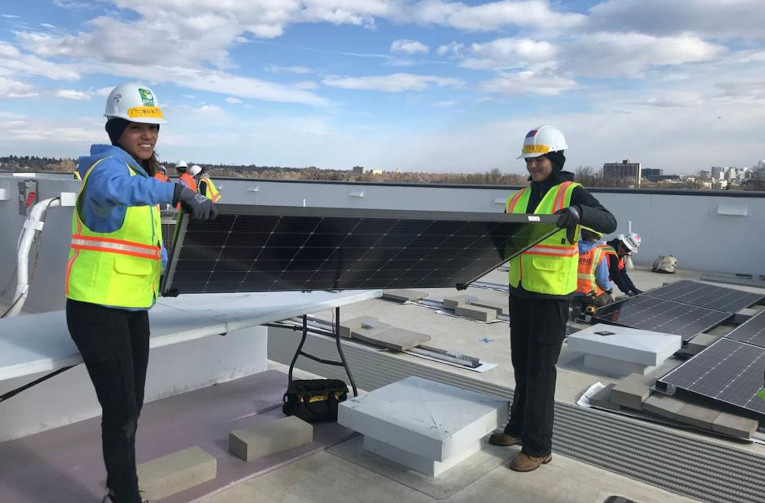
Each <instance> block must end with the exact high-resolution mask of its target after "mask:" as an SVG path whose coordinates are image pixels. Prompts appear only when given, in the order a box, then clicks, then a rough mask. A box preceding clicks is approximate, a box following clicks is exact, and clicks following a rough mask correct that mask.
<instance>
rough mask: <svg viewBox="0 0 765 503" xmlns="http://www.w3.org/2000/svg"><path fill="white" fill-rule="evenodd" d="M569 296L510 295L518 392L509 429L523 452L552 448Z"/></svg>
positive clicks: (546, 451)
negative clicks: (565, 298) (556, 379)
mask: <svg viewBox="0 0 765 503" xmlns="http://www.w3.org/2000/svg"><path fill="white" fill-rule="evenodd" d="M568 305H569V301H568V300H557V299H523V298H520V297H516V296H514V295H510V350H511V352H512V354H511V358H512V362H513V369H514V371H515V393H514V395H513V404H512V406H511V408H510V421H509V422H508V423H507V426H506V427H505V433H507V434H508V435H512V436H514V437H520V438H522V439H523V452H525V453H526V454H528V455H529V456H534V457H542V456H547V455H548V454H550V452H551V450H552V433H553V419H554V407H555V378H556V369H555V364H556V362H557V361H558V356H559V355H560V350H561V346H562V345H563V339H564V337H565V335H566V321H567V319H568Z"/></svg>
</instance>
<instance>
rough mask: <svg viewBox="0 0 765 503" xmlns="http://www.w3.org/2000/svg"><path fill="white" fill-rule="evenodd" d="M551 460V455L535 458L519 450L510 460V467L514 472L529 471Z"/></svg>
mask: <svg viewBox="0 0 765 503" xmlns="http://www.w3.org/2000/svg"><path fill="white" fill-rule="evenodd" d="M550 461H552V455H551V454H548V455H547V456H542V457H541V458H535V457H534V456H529V455H528V454H526V453H525V452H519V453H518V454H516V456H515V457H514V458H513V460H512V461H511V462H510V469H511V470H513V471H514V472H531V471H534V470H536V469H537V468H539V465H546V464H547V463H549V462H550Z"/></svg>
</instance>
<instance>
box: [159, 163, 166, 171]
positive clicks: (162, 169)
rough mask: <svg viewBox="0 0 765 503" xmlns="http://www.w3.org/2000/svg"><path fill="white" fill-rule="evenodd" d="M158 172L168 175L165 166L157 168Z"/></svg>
mask: <svg viewBox="0 0 765 503" xmlns="http://www.w3.org/2000/svg"><path fill="white" fill-rule="evenodd" d="M157 171H161V172H163V173H167V168H165V166H163V165H162V164H160V165H159V166H157Z"/></svg>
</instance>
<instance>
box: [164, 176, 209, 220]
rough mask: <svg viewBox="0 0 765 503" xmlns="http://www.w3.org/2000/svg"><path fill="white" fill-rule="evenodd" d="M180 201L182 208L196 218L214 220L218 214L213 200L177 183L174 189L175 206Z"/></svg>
mask: <svg viewBox="0 0 765 503" xmlns="http://www.w3.org/2000/svg"><path fill="white" fill-rule="evenodd" d="M178 203H181V208H183V210H184V211H185V212H186V213H189V214H190V215H191V218H192V219H194V220H212V219H213V218H215V217H217V216H218V210H217V209H215V204H213V202H212V201H210V200H209V199H207V198H206V197H205V196H203V195H202V194H197V193H196V192H194V191H193V190H191V189H189V188H188V187H185V186H183V185H181V184H180V183H176V184H175V188H174V190H173V206H175V205H176V204H178Z"/></svg>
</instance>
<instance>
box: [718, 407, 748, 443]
mask: <svg viewBox="0 0 765 503" xmlns="http://www.w3.org/2000/svg"><path fill="white" fill-rule="evenodd" d="M758 426H759V421H757V420H756V419H752V418H749V417H743V416H736V415H734V414H729V413H728V412H723V413H722V414H720V415H719V416H717V419H715V420H714V422H713V423H712V431H716V432H718V433H722V434H723V435H731V436H733V437H739V438H752V435H753V434H754V432H755V431H757V427H758Z"/></svg>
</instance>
